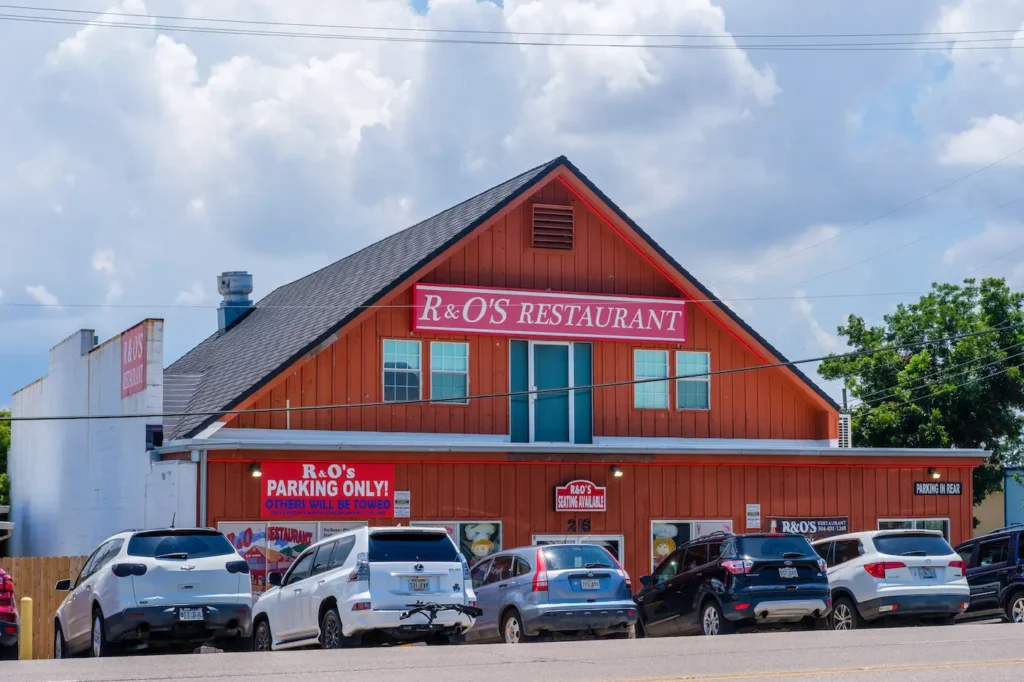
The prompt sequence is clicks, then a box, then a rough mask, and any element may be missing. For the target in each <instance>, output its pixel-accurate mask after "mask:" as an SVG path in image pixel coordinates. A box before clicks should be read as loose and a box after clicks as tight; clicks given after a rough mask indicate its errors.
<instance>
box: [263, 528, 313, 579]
mask: <svg viewBox="0 0 1024 682" xmlns="http://www.w3.org/2000/svg"><path fill="white" fill-rule="evenodd" d="M316 540H317V525H316V524H315V523H303V522H294V523H293V522H288V521H283V522H278V523H270V524H267V573H274V572H278V573H284V572H285V571H287V570H288V567H289V566H291V565H292V562H293V561H295V560H296V559H297V558H299V555H300V554H302V552H303V551H304V550H305V549H306V548H308V547H309V546H310V545H312V544H313V543H314V542H316Z"/></svg>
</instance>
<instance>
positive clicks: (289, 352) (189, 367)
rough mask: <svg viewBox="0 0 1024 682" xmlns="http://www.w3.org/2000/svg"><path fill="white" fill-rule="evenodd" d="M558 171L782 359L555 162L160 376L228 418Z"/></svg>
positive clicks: (441, 216) (264, 305) (191, 408)
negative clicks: (193, 381) (185, 381)
mask: <svg viewBox="0 0 1024 682" xmlns="http://www.w3.org/2000/svg"><path fill="white" fill-rule="evenodd" d="M562 166H564V167H565V168H566V169H568V170H569V171H571V172H572V173H573V174H574V175H575V176H576V177H577V178H578V179H579V180H580V181H581V182H583V183H584V184H586V186H587V187H588V188H589V189H590V190H591V191H592V192H593V193H594V194H595V195H596V196H598V197H599V198H600V199H601V200H602V201H603V202H604V203H605V204H606V205H607V206H608V207H609V208H610V209H611V210H612V211H614V212H615V213H616V215H617V216H618V217H619V218H620V219H621V220H623V221H624V222H625V223H626V224H628V225H629V226H630V228H631V229H633V230H635V231H636V233H637V234H638V235H640V236H641V237H642V238H643V239H644V240H646V241H647V242H648V244H649V245H650V246H651V247H652V248H653V249H655V250H656V251H657V252H658V254H659V255H661V257H662V258H664V259H665V260H666V261H667V262H669V263H670V264H672V266H673V267H675V268H676V269H677V270H678V271H679V273H680V274H681V275H682V276H683V277H684V278H685V279H686V280H687V281H688V282H690V283H692V284H693V285H694V286H695V287H696V288H697V289H698V290H699V291H700V293H701V294H702V295H703V296H704V297H706V298H707V299H710V300H712V301H714V302H715V305H716V307H718V308H719V309H721V311H722V312H723V313H725V314H726V315H728V316H729V317H730V318H731V319H732V320H734V321H735V322H736V323H737V324H738V325H740V326H741V327H742V328H743V329H744V330H745V331H746V332H747V333H749V334H750V335H751V336H752V337H753V338H754V339H756V340H757V341H758V343H760V344H761V345H762V346H764V347H765V348H766V349H767V350H768V351H769V352H770V353H772V355H774V356H775V357H776V358H778V359H779V361H781V362H785V358H784V357H783V356H782V354H781V353H779V352H778V351H777V350H775V348H773V347H772V346H771V345H770V344H769V343H768V342H767V341H765V340H764V339H763V338H761V336H760V335H758V334H757V332H755V331H754V330H753V329H751V328H750V327H749V326H748V325H747V324H746V323H745V322H743V320H741V319H740V318H739V316H738V315H736V313H734V312H733V311H732V310H730V309H729V308H728V307H727V306H726V305H725V304H723V303H721V302H720V301H718V299H717V297H716V296H714V295H713V294H712V293H711V292H710V291H709V290H708V289H706V288H705V287H704V286H703V285H702V284H700V283H699V282H698V281H697V280H695V279H694V278H693V277H692V276H691V275H690V274H689V273H688V272H687V271H686V270H685V269H684V268H683V267H682V266H681V265H679V264H678V263H677V262H676V261H675V260H674V259H673V258H672V257H671V256H670V255H669V254H668V253H667V252H666V251H665V250H664V249H662V248H661V247H660V246H659V245H658V244H657V243H656V242H655V241H654V240H653V239H651V237H650V236H649V235H648V234H647V233H646V232H644V231H643V230H642V229H640V227H639V226H638V225H637V224H636V223H634V222H633V221H632V220H631V219H630V218H629V217H628V216H627V215H626V214H625V213H624V212H623V211H622V209H620V208H619V207H618V206H616V205H615V204H614V203H613V202H612V201H611V200H610V199H608V198H607V197H606V196H605V195H604V193H603V192H601V191H600V190H599V189H597V187H596V186H594V184H593V183H591V182H590V180H588V179H587V178H586V176H584V175H583V174H582V173H581V172H580V171H579V169H577V168H576V167H575V166H574V165H573V164H572V163H571V162H570V161H569V160H568V159H566V158H565V157H564V156H562V157H558V158H557V159H554V160H553V161H551V162H549V163H546V164H544V165H542V166H537V167H536V168H533V169H531V170H528V171H526V172H525V173H522V174H520V175H517V176H516V177H514V178H512V179H511V180H507V181H506V182H503V183H501V184H500V185H497V186H496V187H492V188H491V189H489V190H487V191H485V192H483V193H481V194H478V195H476V196H475V197H473V198H472V199H468V200H467V201H464V202H462V203H461V204H458V205H457V206H454V207H452V208H449V209H447V210H445V211H442V212H441V213H438V214H437V215H435V216H434V217H432V218H428V219H426V220H424V221H422V222H420V223H417V224H416V225H413V226H412V227H410V228H407V229H405V230H403V231H401V232H398V233H396V234H394V235H391V236H390V237H387V238H386V239H383V240H381V241H379V242H377V243H375V244H371V245H370V246H367V247H366V248H364V249H362V250H361V251H357V252H356V253H353V254H352V255H350V256H347V257H346V258H343V259H341V260H339V261H337V262H336V263H332V264H331V265H328V266H327V267H325V268H323V269H321V270H318V271H316V272H314V273H312V274H310V275H307V276H306V277H303V278H302V279H299V280H296V281H294V282H292V283H290V284H286V285H284V286H281V287H279V288H277V289H275V290H274V291H273V292H271V293H270V294H269V295H267V296H266V297H265V298H264V299H262V300H261V301H259V302H258V303H257V304H256V305H255V306H254V308H253V310H252V312H250V313H249V314H248V315H246V316H245V317H244V318H242V320H241V321H239V322H238V323H237V324H235V325H234V326H233V327H231V328H230V329H228V330H227V331H226V332H225V333H223V334H221V333H219V332H218V333H215V334H213V335H211V336H210V337H209V338H207V339H206V340H205V341H203V342H202V343H200V344H199V345H198V346H196V347H195V348H194V349H192V350H191V351H189V352H188V353H186V354H185V355H184V356H182V357H181V358H180V359H178V360H177V361H175V362H174V363H173V364H171V366H170V367H168V368H167V369H166V370H165V372H164V374H165V376H175V375H200V376H201V378H200V379H199V382H198V384H197V385H196V386H195V388H194V390H193V392H192V396H191V399H190V400H189V401H188V405H187V407H186V409H185V410H184V411H185V412H216V411H220V410H230V409H233V408H234V407H236V406H237V405H239V404H240V403H241V402H242V401H243V400H245V399H246V398H248V397H249V396H251V395H252V394H253V393H255V392H256V391H257V390H259V389H260V388H261V387H262V386H263V385H264V384H266V383H267V382H268V381H269V380H270V379H272V378H273V377H275V376H277V375H278V374H279V373H280V372H282V371H284V370H286V369H287V368H288V367H290V366H291V365H293V364H294V363H296V362H297V361H298V360H300V359H301V358H302V357H303V356H304V355H306V354H307V353H309V352H310V351H311V350H313V349H314V348H316V347H317V346H318V345H320V344H321V343H323V342H324V341H326V340H327V339H328V338H329V337H330V336H331V335H332V334H334V333H335V332H337V331H338V330H339V329H341V328H342V327H344V326H345V325H346V324H348V323H349V322H350V321H351V320H352V319H354V318H355V317H356V316H357V315H358V314H359V313H361V312H362V311H363V309H364V308H365V307H367V306H370V305H373V304H374V303H376V302H378V301H379V300H381V299H382V298H384V297H385V296H387V295H388V294H389V293H390V292H391V291H392V290H393V289H394V288H395V287H397V286H398V285H400V284H401V283H402V282H404V281H405V280H407V279H408V278H409V277H410V276H412V275H413V273H415V272H416V271H417V270H419V269H420V268H422V267H423V266H425V265H426V264H428V263H429V262H430V261H432V260H433V259H434V258H436V257H437V256H439V255H440V254H442V253H443V252H445V251H446V250H448V249H449V248H451V247H452V246H454V245H455V244H456V243H457V242H459V241H460V240H461V239H462V238H463V237H465V236H466V235H468V234H469V233H470V232H472V231H473V230H475V229H476V228H478V227H480V226H481V225H483V224H484V223H486V222H487V221H488V220H489V219H490V218H491V217H492V216H494V215H495V214H497V213H498V212H500V211H501V210H502V209H503V208H505V207H506V206H507V205H508V204H510V203H512V202H513V201H515V200H517V199H519V198H520V197H521V196H523V195H524V194H526V193H527V192H529V191H531V190H532V189H533V187H534V185H535V184H536V183H537V182H538V181H540V180H541V179H542V178H544V177H545V176H547V175H548V174H550V173H551V172H553V171H555V170H557V169H558V168H559V167H562ZM792 370H793V371H794V372H795V374H796V375H797V376H798V377H800V378H801V379H802V380H803V381H804V382H806V383H807V384H808V385H809V386H810V387H811V388H812V389H814V391H815V392H816V393H817V394H818V395H819V396H821V397H822V398H823V399H824V400H825V401H827V402H828V404H830V405H831V406H832V407H833V408H835V409H838V405H836V403H835V401H833V400H832V399H831V398H830V397H829V396H828V394H826V393H825V392H824V391H822V390H821V388H820V387H819V386H818V385H817V384H815V383H814V382H813V381H811V380H810V379H809V378H808V377H807V376H806V375H804V374H803V373H802V372H800V370H799V369H797V368H796V367H792ZM217 418H218V417H217V416H216V415H211V416H187V417H182V418H181V419H180V420H179V421H177V423H176V424H174V423H173V422H171V423H172V424H174V425H173V426H172V427H170V428H169V429H168V431H169V432H168V433H167V434H166V435H165V439H166V440H173V439H178V438H189V437H192V436H195V435H196V434H197V433H198V432H199V431H201V430H202V429H203V428H204V427H206V426H208V425H209V424H211V423H213V422H214V421H216V420H217Z"/></svg>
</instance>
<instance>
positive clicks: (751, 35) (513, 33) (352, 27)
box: [0, 4, 1019, 40]
mask: <svg viewBox="0 0 1024 682" xmlns="http://www.w3.org/2000/svg"><path fill="white" fill-rule="evenodd" d="M0 9H8V10H25V11H33V12H52V13H58V14H79V15H82V14H87V15H91V16H111V15H113V16H124V17H132V18H138V19H160V20H170V21H195V22H207V23H223V24H243V25H252V26H282V27H290V28H320V29H328V28H329V29H342V30H349V31H392V32H396V33H397V32H402V33H455V34H465V35H509V36H550V37H585V38H677V39H680V38H695V39H699V38H706V39H734V38H759V39H761V38H763V39H779V40H782V39H809V38H908V37H928V36H963V35H994V34H999V33H1009V34H1016V33H1017V32H1018V31H1019V29H1016V28H1007V29H990V30H982V31H924V32H905V33H783V34H764V33H761V34H758V33H745V34H744V33H732V34H730V33H720V34H707V33H693V34H687V33H592V32H561V31H512V30H497V29H467V28H436V27H416V26H366V25H357V24H323V23H301V22H288V21H266V20H256V19H237V18H225V17H185V16H175V15H166V14H135V13H131V12H125V11H123V10H119V11H117V12H111V13H105V12H97V11H93V10H82V9H68V8H59V7H30V6H27V5H7V4H0Z"/></svg>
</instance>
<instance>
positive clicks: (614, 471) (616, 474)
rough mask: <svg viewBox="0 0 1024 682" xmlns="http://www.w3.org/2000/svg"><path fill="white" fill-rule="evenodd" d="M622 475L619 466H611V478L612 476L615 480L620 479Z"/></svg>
mask: <svg viewBox="0 0 1024 682" xmlns="http://www.w3.org/2000/svg"><path fill="white" fill-rule="evenodd" d="M622 474H623V471H622V467H620V466H613V467H612V476H614V477H615V478H622Z"/></svg>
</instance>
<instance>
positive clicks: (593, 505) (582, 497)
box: [555, 480, 608, 512]
mask: <svg viewBox="0 0 1024 682" xmlns="http://www.w3.org/2000/svg"><path fill="white" fill-rule="evenodd" d="M607 508H608V489H607V488H603V487H601V486H599V485H596V484H595V483H593V482H592V481H583V480H575V481H570V482H568V483H566V484H565V485H560V486H558V487H556V488H555V511H559V512H575V511H587V512H603V511H606V510H607Z"/></svg>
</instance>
